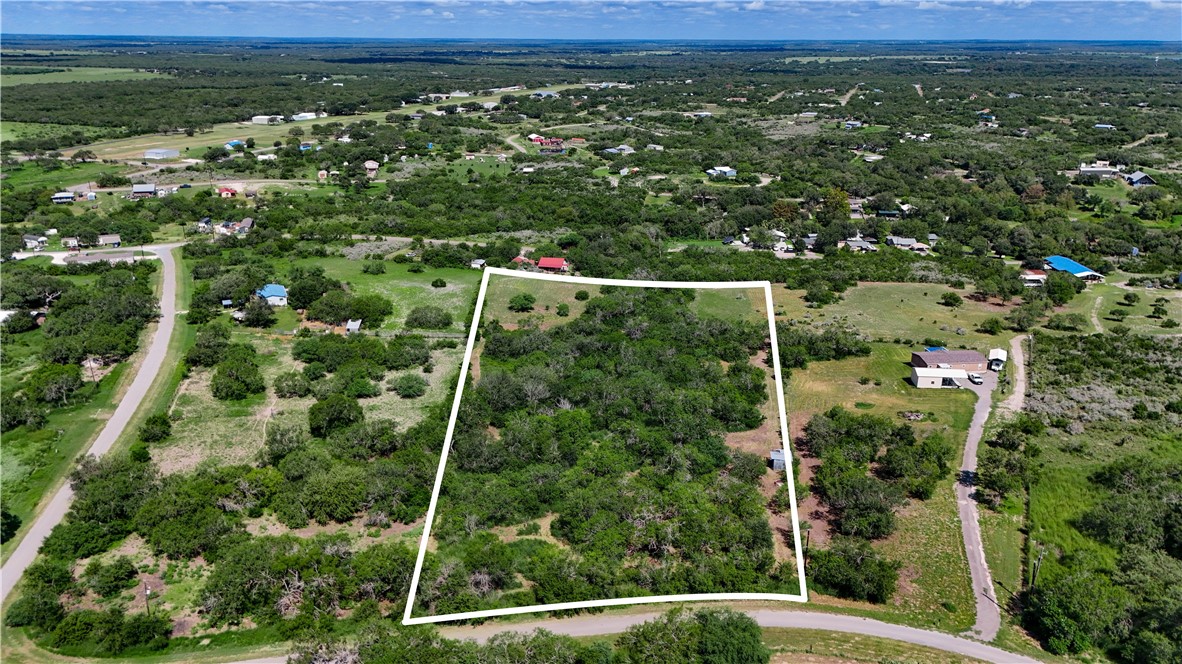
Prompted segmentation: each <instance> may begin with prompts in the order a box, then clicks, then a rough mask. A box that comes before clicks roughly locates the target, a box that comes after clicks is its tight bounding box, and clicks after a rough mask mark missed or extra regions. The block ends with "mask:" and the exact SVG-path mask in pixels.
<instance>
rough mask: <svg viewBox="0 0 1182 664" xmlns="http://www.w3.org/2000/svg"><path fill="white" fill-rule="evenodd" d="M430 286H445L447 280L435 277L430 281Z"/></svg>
mask: <svg viewBox="0 0 1182 664" xmlns="http://www.w3.org/2000/svg"><path fill="white" fill-rule="evenodd" d="M431 287H432V288H447V282H446V281H444V280H442V279H436V280H435V281H432V282H431Z"/></svg>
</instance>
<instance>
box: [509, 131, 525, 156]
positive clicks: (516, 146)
mask: <svg viewBox="0 0 1182 664" xmlns="http://www.w3.org/2000/svg"><path fill="white" fill-rule="evenodd" d="M515 138H521V137H520V136H519V135H517V134H513V135H512V136H506V137H505V142H506V143H508V144H509V145H510V146H511V147H512V148H513V149H514V150H517V151H518V152H525V151H526V149H525V147H524V146H522V145H521V144H519V143H517V142H516V141H514V140H513V139H515Z"/></svg>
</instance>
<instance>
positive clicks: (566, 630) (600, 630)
mask: <svg viewBox="0 0 1182 664" xmlns="http://www.w3.org/2000/svg"><path fill="white" fill-rule="evenodd" d="M745 613H746V614H747V615H749V616H751V617H752V618H754V619H755V622H757V623H759V625H760V626H761V627H790V628H797V629H823V630H828V631H832V632H847V633H851V634H862V635H866V636H877V637H881V638H884V639H891V640H894V641H904V642H906V643H913V644H915V645H920V646H926V647H929V648H936V649H938V650H943V651H945V652H954V653H957V654H960V655H964V656H966V657H972V658H975V659H980V660H984V661H987V662H1003V663H1005V664H1010V663H1011V662H1012V663H1018V662H1021V663H1027V662H1037V661H1038V660H1034V659H1030V658H1029V657H1023V656H1022V655H1015V654H1013V653H1010V652H1006V651H1004V650H1001V649H1000V648H995V647H993V646H990V645H986V644H984V643H978V642H976V641H972V640H970V639H966V638H962V637H959V636H953V635H951V634H944V633H941V632H931V631H928V630H925V629H917V628H915V627H906V626H903V625H892V624H891V623H885V622H881V621H878V620H871V619H869V618H857V617H854V616H843V615H837V614H832V613H814V612H811V611H788V610H783V609H758V610H751V611H745ZM659 615H661V614H659V613H639V614H629V615H581V616H576V617H574V618H565V619H562V620H539V621H537V622H529V623H517V624H513V625H498V624H496V623H489V624H485V625H479V626H476V627H445V628H443V629H441V630H440V631H441V632H442V633H443V635H444V636H446V637H448V638H453V639H472V640H475V641H478V642H481V643H483V642H484V641H486V640H488V638H489V637H491V636H493V635H494V634H498V633H500V632H505V631H514V632H532V631H533V630H535V629H537V628H542V629H546V630H549V631H551V632H554V633H556V634H566V635H569V636H576V637H578V636H594V635H598V634H618V633H620V632H623V631H624V630H626V629H628V628H629V627H631V626H633V625H637V624H640V623H642V622H645V621H648V620H652V619H654V618H656V617H658V616H659Z"/></svg>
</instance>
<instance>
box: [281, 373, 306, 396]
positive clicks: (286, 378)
mask: <svg viewBox="0 0 1182 664" xmlns="http://www.w3.org/2000/svg"><path fill="white" fill-rule="evenodd" d="M311 393H312V384H311V383H310V382H309V381H308V379H307V378H305V377H304V375H303V374H302V373H300V372H298V371H288V372H286V373H282V374H279V375H278V376H276V377H275V396H277V397H288V398H290V397H306V396H308V395H309V394H311Z"/></svg>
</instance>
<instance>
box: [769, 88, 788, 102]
mask: <svg viewBox="0 0 1182 664" xmlns="http://www.w3.org/2000/svg"><path fill="white" fill-rule="evenodd" d="M786 94H788V91H787V90H780V91H779V92H777V93H776V94H774V95H772V96H770V97H768V98H767V102H768V103H769V104H770V103H772V102H773V101H780V97H783V96H784V95H786Z"/></svg>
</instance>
